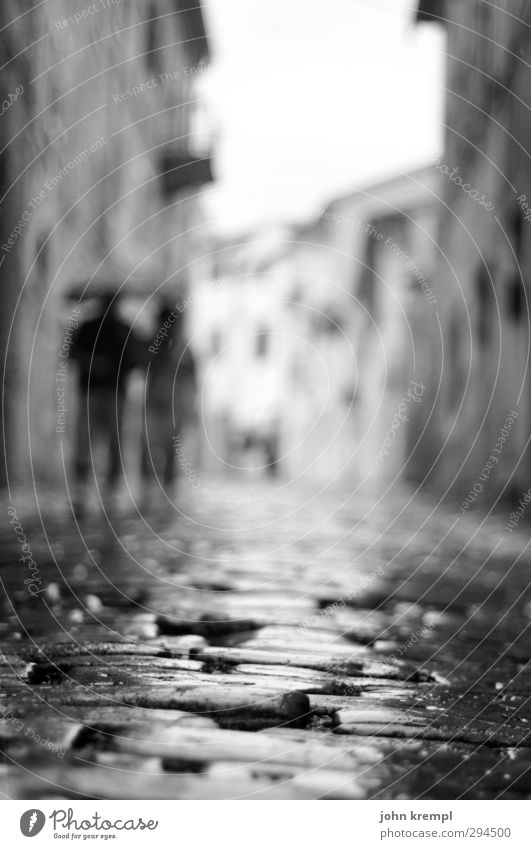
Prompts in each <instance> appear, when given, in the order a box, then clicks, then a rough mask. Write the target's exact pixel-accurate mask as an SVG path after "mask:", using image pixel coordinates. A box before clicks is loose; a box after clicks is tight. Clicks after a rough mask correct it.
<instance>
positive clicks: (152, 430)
mask: <svg viewBox="0 0 531 849" xmlns="http://www.w3.org/2000/svg"><path fill="white" fill-rule="evenodd" d="M148 350H149V364H148V368H147V374H146V387H145V403H144V424H143V434H142V458H141V474H142V480H143V482H144V484H145V486H144V506H145V507H147V506H148V504H149V500H150V496H151V490H152V488H153V484H154V483H155V481H156V482H157V483H158V485H159V487H162V488H163V489H164V491H165V492H166V494H167V495H168V497H169V498H171V497H172V496H173V494H174V486H175V479H176V473H177V452H176V448H175V446H176V444H179V445H180V446H181V449H182V445H183V441H182V440H183V438H184V433H185V431H186V429H187V427H188V426H189V425H190V424H192V423H193V422H194V421H195V411H196V366H195V360H194V356H193V354H192V351H191V349H190V346H189V345H188V344H187V341H186V338H185V334H184V320H183V317H182V314H181V313H179V312H178V311H174V310H171V309H169V308H168V307H167V306H164V305H163V306H162V307H161V309H160V311H159V313H158V315H157V317H156V328H155V333H154V336H153V340H152V344H151V345H150V346H149V349H148Z"/></svg>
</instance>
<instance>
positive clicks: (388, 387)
mask: <svg viewBox="0 0 531 849" xmlns="http://www.w3.org/2000/svg"><path fill="white" fill-rule="evenodd" d="M438 183H439V175H438V173H437V171H436V169H434V168H433V167H429V168H425V169H421V170H419V171H417V172H414V173H412V174H404V175H400V176H398V177H396V178H395V179H391V180H388V181H386V182H384V183H382V184H380V185H376V186H372V187H367V189H366V190H365V191H358V192H355V193H351V194H348V195H346V196H345V197H342V198H339V199H337V200H335V201H333V202H332V203H331V204H330V205H329V206H327V207H326V208H325V209H322V210H321V211H320V214H319V215H318V216H317V218H316V219H315V220H313V221H310V222H309V223H308V224H306V225H303V226H299V227H292V228H291V229H287V230H285V231H284V232H282V231H279V232H277V233H276V236H275V238H273V237H272V235H273V234H271V233H259V234H249V235H248V236H247V237H246V238H244V239H243V240H242V242H241V244H233V245H230V246H228V247H224V248H223V249H222V250H220V251H219V252H218V269H217V273H216V275H215V276H214V275H213V279H212V281H211V284H210V285H206V284H205V292H204V295H203V296H202V299H201V300H200V301H198V302H197V304H196V306H198V310H197V317H196V321H195V327H196V335H195V344H196V346H197V353H198V358H199V361H200V363H201V372H202V375H204V378H203V383H202V385H203V402H204V405H203V410H202V414H203V420H204V423H205V428H206V431H207V433H208V434H209V441H210V443H211V444H212V443H214V442H215V443H216V446H217V447H216V452H215V454H216V456H217V457H218V459H219V458H223V461H224V462H223V463H221V464H219V463H218V470H221V467H222V466H223V465H224V466H225V468H228V467H230V466H232V467H233V468H246V467H247V466H253V467H254V468H255V469H258V468H260V467H261V468H262V469H263V470H264V471H265V469H266V467H267V463H266V461H267V455H266V456H262V457H260V454H259V453H256V452H255V454H254V456H251V459H250V460H247V458H246V457H242V456H241V454H240V455H238V453H237V452H236V453H235V451H234V445H236V446H238V445H242V444H244V443H245V440H244V439H243V438H242V436H243V435H244V434H253V433H254V435H255V436H256V437H257V441H258V442H260V441H261V442H262V443H263V442H264V439H263V438H262V439H261V440H260V435H262V437H263V435H264V434H267V433H269V434H273V435H274V436H275V442H276V447H277V455H278V462H277V468H278V471H279V472H280V474H281V475H282V476H283V477H285V478H288V479H291V480H298V479H305V480H310V481H314V482H319V483H326V484H331V483H338V484H341V485H344V484H347V485H349V486H352V485H354V484H358V483H369V482H370V483H371V484H372V483H376V484H377V485H378V486H379V487H386V486H388V485H389V483H392V481H393V480H395V479H402V478H404V477H406V478H409V479H412V480H422V478H423V476H424V474H425V470H426V469H427V468H429V460H430V446H429V445H428V444H427V442H426V440H425V439H424V433H425V426H426V421H427V420H428V418H429V409H430V408H429V391H428V381H427V375H428V366H429V359H428V353H429V349H430V337H431V336H432V335H433V334H434V333H437V332H438V330H437V328H438V325H437V313H436V309H437V304H436V303H435V301H436V299H435V295H434V293H433V291H432V288H431V286H432V276H433V270H434V267H435V253H436V228H437V220H438V217H437V203H438ZM423 387H426V389H424V388H423ZM397 424H398V427H397V426H396V425H397ZM247 441H249V440H247ZM211 453H212V452H206V456H207V458H208V457H209V456H211Z"/></svg>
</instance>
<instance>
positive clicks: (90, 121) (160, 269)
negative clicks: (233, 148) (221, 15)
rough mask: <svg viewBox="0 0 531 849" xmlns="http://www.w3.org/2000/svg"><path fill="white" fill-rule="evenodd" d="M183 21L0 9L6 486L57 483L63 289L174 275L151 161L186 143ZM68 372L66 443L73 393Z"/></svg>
mask: <svg viewBox="0 0 531 849" xmlns="http://www.w3.org/2000/svg"><path fill="white" fill-rule="evenodd" d="M26 5H28V4H26ZM183 22H184V18H183V16H182V15H181V13H179V11H178V4H176V3H175V2H172V0H156V2H148V0H135V2H134V3H133V2H130V0H94V2H93V3H88V2H86V0H50V2H47V3H46V4H38V3H37V2H32V3H31V4H29V7H28V8H27V9H26V10H25V12H24V13H23V14H21V13H20V6H19V4H18V3H16V2H15V0H4V2H3V3H2V5H1V7H0V27H1V30H2V31H1V33H0V43H1V46H2V48H3V49H2V55H3V56H5V55H7V56H8V61H7V64H6V66H5V68H4V71H3V73H4V77H3V81H4V87H3V92H2V96H3V97H5V98H8V94H9V93H16V92H17V91H19V92H20V94H19V96H18V97H17V99H16V101H15V102H12V103H11V105H9V108H7V109H6V110H5V113H4V115H3V116H2V119H1V122H0V143H1V144H0V146H1V154H0V181H1V186H2V216H1V217H0V244H1V245H2V246H3V247H2V249H1V255H0V260H2V265H1V266H0V286H1V290H2V293H3V299H4V300H3V310H2V317H1V319H0V322H1V325H0V340H1V342H0V344H1V347H2V354H3V355H4V361H5V362H6V370H5V379H6V384H5V387H4V398H5V404H4V414H5V431H4V433H5V437H6V453H7V456H8V464H9V477H10V478H11V479H15V478H20V477H22V478H24V479H28V476H29V475H30V474H31V473H33V474H37V475H40V476H43V475H44V476H48V477H49V476H51V477H52V478H53V479H57V477H59V478H61V477H62V475H63V472H62V469H61V456H60V448H61V440H60V439H59V438H58V437H59V435H58V434H57V433H56V427H57V392H56V380H55V375H56V373H57V372H58V369H59V363H60V362H61V356H60V354H59V351H60V348H61V345H62V343H63V340H64V337H65V332H66V326H67V325H66V322H67V318H68V315H69V312H70V305H68V304H67V303H65V301H64V298H63V294H64V292H65V288H66V287H68V286H69V285H71V284H72V282H73V281H75V280H78V279H83V278H88V277H90V275H91V274H92V273H93V272H95V271H96V270H97V268H98V266H99V264H100V262H103V261H106V258H107V257H108V256H109V254H110V259H112V261H113V262H114V263H116V264H119V265H120V266H123V267H127V268H131V269H134V268H135V267H136V266H137V265H138V264H139V263H141V265H140V268H139V274H141V275H145V277H146V279H147V280H148V281H150V282H153V285H156V284H157V283H158V282H159V281H160V280H161V279H163V278H164V277H165V276H166V275H168V274H171V273H172V272H173V267H172V263H175V257H176V256H179V253H180V251H179V238H177V240H175V239H174V240H173V242H171V243H169V244H166V243H167V242H168V239H169V238H170V235H173V236H175V235H178V232H179V227H175V226H173V227H172V223H173V225H175V222H176V220H177V223H178V225H179V226H180V228H181V229H183V221H182V214H181V216H180V219H179V218H178V216H177V213H176V212H175V209H176V205H175V200H176V199H175V198H171V199H167V198H166V199H165V198H164V197H163V195H162V193H161V190H160V176H159V161H160V157H161V156H162V155H163V154H164V153H165V152H167V151H168V149H170V148H176V147H178V146H181V147H182V146H183V145H185V144H186V133H187V129H188V125H189V119H190V107H189V106H185V105H183V104H185V103H186V102H187V101H188V100H190V99H191V98H190V96H189V95H190V92H191V85H192V79H193V67H192V66H193V63H195V62H196V61H197V56H198V50H199V48H198V45H197V44H195V43H194V44H193V45H192V49H190V44H191V43H190V42H187V36H188V32H187V29H186V28H185V26H184V25H183ZM35 199H36V200H35ZM177 200H178V199H177ZM181 206H182V203H181ZM167 207H168V208H167ZM176 216H177V218H176ZM184 223H185V222H184ZM10 238H11V241H9V239H10ZM181 241H182V240H181ZM63 361H64V360H63ZM66 365H67V368H66V374H67V404H66V406H67V408H68V412H67V414H66V427H67V430H68V431H71V428H72V427H73V420H74V413H75V410H74V407H75V397H74V385H75V381H74V374H73V370H72V373H71V370H70V368H69V364H68V362H67V363H66ZM30 463H31V467H30ZM2 476H3V478H4V479H5V469H2Z"/></svg>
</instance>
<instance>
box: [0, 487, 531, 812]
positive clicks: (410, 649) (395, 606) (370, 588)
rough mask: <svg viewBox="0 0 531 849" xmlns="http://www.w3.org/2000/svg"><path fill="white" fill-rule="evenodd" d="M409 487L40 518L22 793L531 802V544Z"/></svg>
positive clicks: (15, 692)
mask: <svg viewBox="0 0 531 849" xmlns="http://www.w3.org/2000/svg"><path fill="white" fill-rule="evenodd" d="M255 488H256V487H255ZM235 491H236V492H237V490H235ZM264 494H265V490H264ZM409 496H410V494H409V493H407V492H405V491H404V492H403V493H402V494H401V495H400V496H396V495H395V496H394V497H393V498H392V499H389V500H388V501H386V502H385V503H383V502H378V501H377V500H376V499H370V498H367V497H364V498H360V497H359V496H357V497H355V498H354V497H349V496H348V494H345V493H336V494H323V495H320V496H318V497H309V495H308V493H307V492H303V491H301V490H300V489H299V490H297V489H295V488H291V489H286V488H280V489H279V490H277V491H276V492H275V493H274V497H272V498H271V499H268V498H265V497H264V498H256V499H255V500H254V501H251V503H238V502H237V500H236V498H234V499H233V500H232V501H229V499H226V500H225V501H223V500H214V499H211V500H209V501H200V500H197V501H194V498H193V494H192V493H190V491H187V492H183V494H182V496H181V497H180V499H179V500H178V502H177V508H178V509H177V510H172V509H171V508H169V507H168V506H167V505H166V506H164V505H161V506H160V507H159V509H158V510H153V514H152V515H150V516H140V515H139V514H138V513H137V512H135V510H134V508H133V509H132V508H131V505H129V506H128V507H124V508H123V509H121V510H119V511H118V512H117V514H116V515H114V516H113V517H112V519H111V518H109V519H105V517H103V516H98V515H94V516H91V517H89V518H87V520H85V521H84V522H83V523H80V524H76V522H75V521H74V519H73V518H71V519H66V518H64V517H63V518H61V515H60V510H56V511H55V513H54V514H50V515H49V516H48V517H47V518H45V519H42V518H37V517H36V515H35V514H32V513H31V512H29V511H26V514H24V515H23V511H22V510H20V513H21V517H22V519H23V524H24V532H25V534H26V536H27V538H28V541H29V542H30V544H31V550H32V554H33V558H34V560H35V562H36V563H37V565H38V569H39V581H40V583H39V590H40V592H39V594H38V595H37V597H32V596H31V595H30V594H29V593H28V590H27V585H25V584H24V578H25V577H27V575H26V574H25V571H24V562H23V561H21V560H20V556H21V549H20V546H19V543H18V542H17V539H16V536H15V535H14V534H13V533H12V531H11V530H10V529H9V528H8V529H7V530H6V532H5V533H3V534H2V553H1V571H0V575H1V578H2V599H1V608H2V611H1V612H2V617H1V625H0V638H1V654H0V691H1V702H0V751H1V759H0V791H1V792H2V794H3V796H4V797H5V798H19V799H35V798H61V799H76V798H102V799H114V798H124V799H127V798H154V799H166V798H175V799H210V798H212V799H223V798H246V799H247V798H253V799H276V798H280V799H314V798H323V799H366V798H378V799H403V798H417V797H420V798H425V799H426V798H452V799H456V798H471V799H475V798H477V799H484V798H487V799H490V798H492V799H494V798H506V799H521V798H528V797H529V795H530V793H531V701H530V699H529V696H530V694H531V639H530V637H531V634H530V629H529V625H530V620H531V593H530V590H529V586H528V585H529V568H528V561H529V555H528V553H527V536H526V534H525V532H524V531H519V532H515V533H513V534H510V535H508V536H506V537H504V536H503V531H502V528H503V521H502V520H499V519H492V518H491V519H489V520H488V521H487V522H485V523H484V524H483V525H481V519H480V517H473V516H466V517H460V518H459V519H458V517H457V516H456V515H455V514H453V513H452V512H451V511H450V510H448V509H447V508H441V507H438V508H437V509H436V508H435V505H434V504H432V503H430V501H429V499H427V498H425V497H422V499H417V500H415V501H413V502H410V501H409ZM41 507H42V505H41ZM42 509H43V514H42V515H43V516H45V515H47V514H46V512H45V506H44V507H43V508H42ZM6 524H7V523H6ZM117 775H119V780H117Z"/></svg>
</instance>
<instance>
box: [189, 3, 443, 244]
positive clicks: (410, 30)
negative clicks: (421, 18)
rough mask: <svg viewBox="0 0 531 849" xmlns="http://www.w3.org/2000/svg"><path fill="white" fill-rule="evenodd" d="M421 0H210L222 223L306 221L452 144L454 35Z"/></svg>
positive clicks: (215, 201)
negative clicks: (448, 94) (448, 37)
mask: <svg viewBox="0 0 531 849" xmlns="http://www.w3.org/2000/svg"><path fill="white" fill-rule="evenodd" d="M412 5H413V0H267V2H264V0H205V2H204V11H205V17H206V22H207V27H208V30H209V33H210V40H211V46H212V52H213V60H214V70H213V71H212V72H211V73H209V74H208V75H207V74H205V76H204V78H203V79H202V80H201V82H202V83H203V91H204V93H205V95H206V97H207V99H208V101H209V102H210V104H211V106H210V108H211V111H212V112H213V113H214V115H215V120H216V125H217V139H216V144H215V153H216V164H215V170H216V176H217V187H216V188H215V189H214V190H213V192H212V195H211V198H210V201H209V209H210V211H211V212H212V213H213V214H214V215H215V216H216V217H217V219H218V223H219V226H220V227H221V228H222V229H230V230H233V229H244V230H247V229H248V228H249V227H250V226H253V225H255V224H257V223H259V222H262V221H271V220H282V221H286V220H287V221H290V220H300V219H304V218H307V217H309V216H311V215H312V214H313V213H314V212H315V211H316V210H317V209H318V207H319V206H320V204H322V203H323V202H325V201H327V200H331V199H332V198H333V197H335V196H336V195H340V194H344V193H345V192H346V191H349V190H350V189H356V188H358V187H362V186H366V185H367V184H368V183H370V182H372V181H375V180H378V179H382V178H385V177H387V176H390V175H393V174H395V173H398V172H402V171H405V170H409V169H412V168H416V167H418V166H420V165H424V164H426V163H428V162H429V161H430V159H432V158H435V157H436V155H437V153H439V152H440V150H441V145H442V136H441V115H442V104H443V80H444V77H443V72H444V56H443V51H444V36H443V33H442V31H441V30H440V28H439V27H438V26H437V25H424V24H423V25H421V26H417V25H415V24H414V23H413V9H412Z"/></svg>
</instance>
